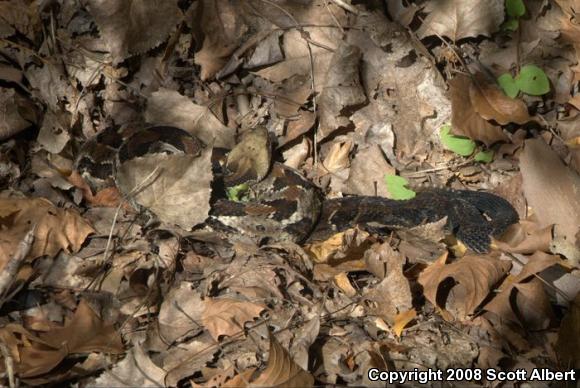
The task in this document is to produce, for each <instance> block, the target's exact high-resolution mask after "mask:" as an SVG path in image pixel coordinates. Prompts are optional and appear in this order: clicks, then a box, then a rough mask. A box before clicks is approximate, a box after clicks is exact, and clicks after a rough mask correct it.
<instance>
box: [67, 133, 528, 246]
mask: <svg viewBox="0 0 580 388" xmlns="http://www.w3.org/2000/svg"><path fill="white" fill-rule="evenodd" d="M119 142H120V147H119ZM200 147H203V145H202V144H201V142H199V140H197V139H196V138H195V137H193V136H191V135H190V134H189V133H187V132H185V131H183V130H181V129H178V128H173V127H152V128H148V129H146V130H143V131H140V132H138V133H136V134H134V135H132V136H130V137H128V138H126V139H125V140H119V137H118V136H114V135H112V134H106V133H102V134H100V135H98V136H97V137H96V138H94V139H92V140H90V141H88V142H87V143H86V144H85V146H84V147H83V148H82V150H81V152H80V154H79V157H78V158H77V161H76V164H75V166H76V168H77V170H79V171H80V172H81V174H82V175H83V176H84V177H85V178H87V180H88V181H89V182H92V185H93V186H96V185H97V183H99V184H100V183H102V182H110V181H113V182H114V176H113V177H111V176H112V175H114V168H113V166H114V164H115V163H112V162H111V161H112V160H116V161H117V162H116V163H123V161H124V160H128V159H131V158H132V157H135V156H140V155H143V154H145V153H148V152H169V153H171V152H184V153H191V154H195V153H199V150H200ZM214 169H215V170H218V169H219V166H218V165H217V163H215V164H214ZM89 178H90V179H89ZM93 178H96V180H93ZM95 182H96V183H95ZM97 189H98V187H97ZM216 191H217V192H219V190H216ZM211 205H212V206H211V212H210V216H209V218H208V219H207V221H206V224H207V225H208V226H210V227H212V228H213V229H214V230H218V231H220V232H222V233H224V234H225V235H228V236H236V235H242V236H247V237H250V238H252V239H254V240H255V241H264V240H274V241H280V240H290V241H295V242H305V241H310V242H312V241H318V240H323V239H325V238H327V237H330V236H331V235H332V234H334V233H336V232H340V231H344V230H346V229H348V228H352V227H354V226H359V227H361V228H363V229H368V230H370V231H372V232H376V233H379V234H383V233H387V232H389V231H391V230H393V229H398V228H412V227H415V226H419V225H422V224H425V223H431V222H435V221H439V220H441V219H443V218H445V217H446V218H447V221H446V225H445V229H446V231H447V232H448V233H453V234H454V235H455V236H456V237H457V238H458V239H459V240H461V241H462V242H463V243H464V244H465V245H467V246H468V247H469V248H471V249H472V250H473V251H475V252H486V251H488V249H489V245H490V242H491V236H496V235H498V234H501V233H502V232H503V231H504V230H505V229H506V228H507V227H508V226H509V225H511V224H513V223H516V222H517V221H518V214H517V212H516V211H515V209H514V208H513V207H512V206H511V204H510V203H509V202H508V201H506V200H505V199H503V198H501V197H499V196H497V195H494V194H491V193H487V192H480V191H468V190H446V189H428V190H424V191H422V192H419V193H418V194H417V196H416V197H414V198H413V199H410V200H405V201H395V200H391V199H387V198H382V197H371V196H351V197H345V198H337V199H330V200H324V199H323V196H322V193H321V192H320V190H319V189H318V188H317V187H316V186H315V185H314V184H313V183H312V182H310V181H309V180H308V179H306V178H305V177H304V176H303V175H301V174H300V173H299V172H298V171H296V170H294V169H292V168H290V167H287V166H285V165H283V164H280V163H273V165H272V167H271V169H270V171H269V173H268V174H267V175H266V176H265V178H264V179H262V180H260V181H259V182H257V183H255V184H253V185H252V188H251V190H250V192H249V196H248V197H247V198H246V199H245V200H244V201H242V202H237V201H231V200H228V199H227V198H225V197H223V196H217V197H216V198H214V199H213V201H212V204H211Z"/></svg>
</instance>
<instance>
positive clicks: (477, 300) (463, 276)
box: [419, 256, 511, 319]
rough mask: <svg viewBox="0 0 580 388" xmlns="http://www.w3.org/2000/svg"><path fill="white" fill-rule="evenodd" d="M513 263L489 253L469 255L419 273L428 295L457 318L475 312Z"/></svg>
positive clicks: (434, 303) (436, 264)
mask: <svg viewBox="0 0 580 388" xmlns="http://www.w3.org/2000/svg"><path fill="white" fill-rule="evenodd" d="M510 267H511V263H509V262H507V261H501V260H498V259H494V258H491V257H486V256H465V257H463V258H461V259H459V260H457V261H456V262H454V263H451V264H447V265H445V264H443V263H442V262H440V261H439V262H435V263H434V264H432V265H430V266H429V267H427V268H426V269H425V270H424V271H423V272H422V273H421V275H420V276H419V283H420V284H421V285H422V286H423V288H424V290H425V297H426V298H427V300H429V301H430V302H431V303H432V304H433V305H435V306H439V307H440V308H442V309H444V310H447V311H449V312H451V313H452V314H453V316H455V317H456V318H459V319H464V318H466V317H467V316H468V315H470V314H472V313H473V312H474V311H475V309H476V308H477V307H478V306H479V305H480V304H481V302H483V301H484V299H485V298H487V296H488V295H489V293H490V292H491V291H492V289H493V287H494V286H495V284H497V283H498V282H499V281H500V280H501V279H502V278H503V277H504V276H505V275H506V274H507V272H508V270H509V268H510Z"/></svg>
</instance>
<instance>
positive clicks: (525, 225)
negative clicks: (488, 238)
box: [495, 220, 552, 254]
mask: <svg viewBox="0 0 580 388" xmlns="http://www.w3.org/2000/svg"><path fill="white" fill-rule="evenodd" d="M551 242H552V226H551V225H548V226H545V227H540V226H539V225H538V223H537V222H533V221H529V220H522V221H520V222H519V223H517V224H514V225H512V226H510V227H509V228H508V230H507V231H506V232H505V234H504V235H503V236H502V241H497V240H496V241H495V245H496V246H497V247H498V248H499V249H502V250H504V251H506V252H511V253H524V254H531V253H534V252H536V251H543V252H548V251H549V250H550V243H551Z"/></svg>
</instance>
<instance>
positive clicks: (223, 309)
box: [202, 298, 266, 341]
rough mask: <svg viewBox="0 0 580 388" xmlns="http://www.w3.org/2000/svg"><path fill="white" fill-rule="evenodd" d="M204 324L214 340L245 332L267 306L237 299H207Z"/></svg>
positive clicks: (203, 317)
mask: <svg viewBox="0 0 580 388" xmlns="http://www.w3.org/2000/svg"><path fill="white" fill-rule="evenodd" d="M204 304H205V310H204V311H203V315H202V322H203V324H204V326H205V327H206V329H207V330H208V331H209V333H210V334H211V336H212V337H213V339H214V340H216V341H218V340H219V338H220V336H223V335H226V336H229V337H233V336H235V335H239V334H241V333H243V332H244V325H245V324H246V323H247V322H252V321H253V320H254V319H255V318H258V317H259V316H260V314H261V313H262V311H264V310H265V309H266V307H265V306H262V305H259V304H255V303H251V302H244V301H240V300H236V299H225V298H224V299H206V300H205V303H204Z"/></svg>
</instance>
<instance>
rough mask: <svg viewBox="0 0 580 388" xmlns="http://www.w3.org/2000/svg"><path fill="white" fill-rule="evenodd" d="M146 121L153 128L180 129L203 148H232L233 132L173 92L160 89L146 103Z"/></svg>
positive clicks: (205, 111)
mask: <svg viewBox="0 0 580 388" xmlns="http://www.w3.org/2000/svg"><path fill="white" fill-rule="evenodd" d="M145 119H146V120H147V121H148V122H149V123H153V124H163V125H171V126H175V127H177V128H182V129H184V130H186V131H187V132H189V133H191V134H192V135H194V136H197V137H198V138H200V139H201V141H203V142H204V143H205V144H206V145H213V146H214V147H224V148H232V147H233V146H234V145H235V142H234V135H235V132H234V130H233V129H231V128H228V127H226V126H225V125H223V124H222V123H221V122H220V121H219V120H218V119H217V118H216V117H215V115H214V114H213V113H212V111H211V110H210V109H209V108H207V107H205V106H201V105H197V104H194V103H193V102H192V101H191V100H190V99H189V98H188V97H186V96H184V95H182V94H179V92H177V91H175V90H170V89H165V88H161V89H159V90H158V91H156V92H155V93H153V94H152V95H151V97H150V98H149V100H148V103H147V109H146V111H145Z"/></svg>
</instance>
